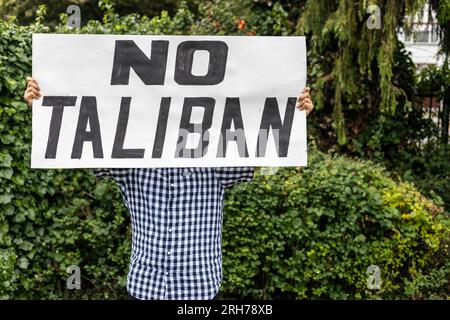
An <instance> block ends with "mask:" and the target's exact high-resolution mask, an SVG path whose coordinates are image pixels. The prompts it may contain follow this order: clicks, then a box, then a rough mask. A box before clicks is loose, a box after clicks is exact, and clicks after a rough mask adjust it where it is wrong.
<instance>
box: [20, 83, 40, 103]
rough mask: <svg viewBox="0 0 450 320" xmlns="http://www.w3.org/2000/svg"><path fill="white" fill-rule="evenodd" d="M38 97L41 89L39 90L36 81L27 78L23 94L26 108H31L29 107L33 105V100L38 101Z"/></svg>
mask: <svg viewBox="0 0 450 320" xmlns="http://www.w3.org/2000/svg"><path fill="white" fill-rule="evenodd" d="M40 97H41V88H39V85H38V83H37V81H36V79H34V78H32V77H27V89H26V90H25V93H24V94H23V98H24V100H25V101H26V103H27V104H28V106H30V107H31V105H32V104H33V99H39V98H40Z"/></svg>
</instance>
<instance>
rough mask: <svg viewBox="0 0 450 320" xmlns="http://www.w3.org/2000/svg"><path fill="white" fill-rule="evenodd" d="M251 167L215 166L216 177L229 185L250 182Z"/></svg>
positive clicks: (224, 184)
mask: <svg viewBox="0 0 450 320" xmlns="http://www.w3.org/2000/svg"><path fill="white" fill-rule="evenodd" d="M254 170H255V168H253V167H220V168H216V170H215V171H216V172H215V173H216V177H217V179H218V180H219V182H220V183H221V184H222V185H223V186H225V187H229V186H231V185H233V184H235V183H238V182H250V181H252V180H253V172H254Z"/></svg>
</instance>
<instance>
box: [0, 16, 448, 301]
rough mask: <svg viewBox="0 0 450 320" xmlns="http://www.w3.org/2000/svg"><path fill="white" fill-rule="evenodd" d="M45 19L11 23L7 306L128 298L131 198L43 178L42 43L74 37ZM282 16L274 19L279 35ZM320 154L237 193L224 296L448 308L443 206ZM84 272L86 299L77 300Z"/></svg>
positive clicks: (6, 32)
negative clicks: (127, 203)
mask: <svg viewBox="0 0 450 320" xmlns="http://www.w3.org/2000/svg"><path fill="white" fill-rule="evenodd" d="M106 10H108V8H106ZM277 10H278V9H277ZM40 11H41V12H40V14H42V11H43V9H41V10H40ZM39 17H40V18H38V20H37V23H35V24H33V25H31V26H29V27H19V26H17V25H16V24H15V23H12V22H0V35H1V36H0V298H4V299H8V298H16V299H18V298H23V299H29V298H34V299H60V298H85V299H88V298H89V299H92V298H104V299H109V298H123V297H125V296H126V291H125V281H126V273H127V266H128V259H129V255H130V228H129V217H128V214H127V212H126V210H125V209H124V206H123V204H122V199H121V196H120V194H119V192H118V189H117V187H116V186H115V185H114V184H113V183H111V182H109V181H102V182H100V181H96V179H95V177H94V176H93V175H92V174H91V172H90V171H89V170H32V169H30V147H31V112H30V110H29V108H28V107H27V106H26V104H25V103H24V102H23V101H22V94H23V91H24V89H25V81H24V79H25V77H26V76H27V75H29V74H30V72H31V64H30V60H31V46H30V45H31V33H32V32H73V31H71V30H68V29H67V28H66V27H64V26H63V25H60V26H57V27H56V28H55V29H50V28H48V27H46V26H44V25H43V24H42V21H43V18H42V15H40V16H39ZM274 17H275V18H274ZM276 17H277V16H276V15H274V16H273V17H271V19H273V21H272V20H270V21H269V20H262V21H263V22H262V23H263V25H264V26H265V27H267V30H270V28H271V23H273V24H274V25H279V21H278V20H277V19H278V18H276ZM193 24H194V20H193V15H192V14H191V13H190V12H189V11H188V10H187V9H186V8H185V7H182V8H181V9H180V11H179V12H178V14H177V15H176V16H175V17H174V18H170V17H168V15H167V14H164V13H163V14H162V15H161V16H159V17H155V18H153V19H148V18H140V17H138V16H135V15H132V16H127V17H122V18H120V17H118V16H116V15H114V14H113V13H112V12H111V11H110V12H109V13H107V14H106V16H105V19H104V21H103V22H94V21H91V22H89V23H88V24H87V25H86V26H85V27H84V28H83V30H81V32H85V33H134V34H157V33H189V32H191V30H193V29H196V32H198V33H200V30H201V26H199V25H197V26H195V28H191V26H192V25H193ZM311 154H312V155H311V159H310V166H309V167H308V168H302V169H283V170H281V171H280V172H279V173H277V174H276V175H270V176H266V175H259V176H257V177H256V178H255V181H254V182H253V183H251V184H241V185H238V186H236V187H235V188H234V189H232V190H230V191H229V192H228V193H227V199H226V203H225V215H224V231H223V233H224V234H223V247H224V280H223V286H222V296H223V297H231V298H241V297H253V298H261V297H265V298H429V297H440V298H448V297H449V296H450V294H449V291H450V290H449V282H448V274H449V269H450V266H449V265H448V263H447V264H446V261H448V259H449V254H448V245H447V244H446V241H448V239H449V233H450V226H449V223H448V216H446V214H445V213H444V212H443V211H442V209H441V208H439V207H438V206H436V205H434V204H433V203H432V202H431V201H429V200H427V199H425V198H424V197H422V196H421V195H420V194H419V193H418V192H417V191H415V189H414V188H413V187H412V186H411V185H409V184H405V183H401V182H397V181H394V180H392V179H391V178H389V175H388V174H387V173H386V172H385V171H384V170H383V169H382V168H380V167H378V166H376V165H374V164H373V163H370V162H360V161H355V160H351V159H347V158H344V157H330V156H325V155H323V154H321V153H319V152H312V153H311ZM73 264H76V265H79V266H80V267H81V272H82V290H73V291H70V290H68V289H66V284H65V281H66V278H67V276H68V274H67V273H66V268H67V267H68V266H69V265H73ZM370 265H378V266H379V267H380V269H381V279H382V281H383V284H382V287H381V290H379V291H371V290H368V289H367V286H366V280H367V274H366V269H367V267H368V266H370Z"/></svg>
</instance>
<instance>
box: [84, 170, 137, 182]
mask: <svg viewBox="0 0 450 320" xmlns="http://www.w3.org/2000/svg"><path fill="white" fill-rule="evenodd" d="M93 170H94V174H95V176H96V177H97V178H100V179H102V178H111V179H113V180H114V181H116V182H117V183H119V184H120V185H121V184H122V183H123V182H125V180H126V178H127V176H128V175H129V174H130V170H131V169H128V168H113V169H109V168H99V169H93Z"/></svg>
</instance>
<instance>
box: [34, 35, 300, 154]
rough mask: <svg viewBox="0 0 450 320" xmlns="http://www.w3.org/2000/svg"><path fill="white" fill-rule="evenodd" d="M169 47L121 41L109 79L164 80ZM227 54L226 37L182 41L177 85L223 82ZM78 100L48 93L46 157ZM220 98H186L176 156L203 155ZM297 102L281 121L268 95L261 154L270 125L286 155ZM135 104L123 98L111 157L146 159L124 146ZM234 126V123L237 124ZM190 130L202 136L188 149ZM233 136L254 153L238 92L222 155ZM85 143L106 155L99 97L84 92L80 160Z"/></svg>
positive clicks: (160, 144)
mask: <svg viewBox="0 0 450 320" xmlns="http://www.w3.org/2000/svg"><path fill="white" fill-rule="evenodd" d="M168 47H169V41H163V40H158V41H156V40H154V41H152V44H151V55H150V58H149V57H147V56H146V55H145V53H144V52H143V51H142V50H141V49H140V48H139V47H138V46H137V45H136V44H135V43H134V41H131V40H116V42H115V50H114V60H113V69H112V75H111V83H110V84H111V85H112V86H117V85H128V84H129V77H130V70H131V69H133V71H134V72H135V73H136V75H137V76H138V77H139V78H140V79H141V80H142V81H143V83H144V84H145V85H164V79H165V74H166V65H167V54H168ZM198 50H204V51H208V52H209V64H208V70H207V73H206V74H205V75H201V76H199V75H194V74H192V66H193V61H194V53H195V52H196V51H198ZM227 56H228V46H227V44H226V43H225V42H222V41H184V42H181V43H180V44H179V45H178V47H177V54H176V60H175V72H174V73H175V74H174V80H175V82H176V83H177V84H178V85H191V86H192V85H197V86H211V85H216V84H219V83H221V82H222V81H223V79H224V77H225V67H226V63H227ZM77 99H78V97H76V96H44V97H43V101H42V106H44V107H52V108H53V110H52V116H51V120H50V129H49V136H48V141H47V148H46V152H45V158H46V159H54V158H56V151H57V146H58V140H59V136H60V130H61V123H62V118H63V112H64V108H66V107H74V106H75V104H76V102H77ZM118 103H119V102H118ZM215 103H216V100H215V99H214V98H213V97H185V98H184V102H183V107H182V111H181V119H180V125H179V134H178V139H177V147H176V154H175V157H180V158H199V157H203V156H204V155H205V154H206V152H207V150H208V144H209V132H208V130H209V129H210V128H211V125H212V119H213V114H214V107H215ZM295 104H296V98H288V99H287V105H286V110H285V113H284V119H283V120H282V119H281V115H280V112H279V107H278V102H277V99H276V98H275V97H267V98H266V99H265V103H264V108H263V111H262V117H261V122H260V126H259V133H258V140H257V145H256V152H255V156H256V157H264V156H265V154H266V149H267V140H268V136H269V132H270V130H272V133H273V137H274V142H275V147H276V150H277V153H278V157H287V154H288V148H289V139H290V136H291V129H292V123H293V118H294V111H295ZM131 105H132V97H122V98H121V101H120V109H119V115H118V121H117V126H116V132H115V138H114V142H113V148H112V153H111V158H116V159H130V158H144V153H145V149H129V148H124V141H125V138H126V132H127V126H128V119H129V114H130V108H131ZM170 106H171V98H170V97H162V98H161V101H160V108H159V113H158V123H157V126H156V133H155V140H154V144H153V150H152V158H161V156H162V153H163V149H164V143H165V137H166V129H167V123H168V119H169V111H170ZM194 107H201V108H203V109H204V115H203V119H202V122H201V124H200V125H199V124H197V123H196V124H194V123H191V122H190V121H191V120H190V119H191V114H192V110H193V108H194ZM232 127H234V128H233V129H232ZM88 129H89V130H88ZM190 133H196V134H200V137H202V138H201V139H200V140H199V142H198V145H197V147H196V148H192V149H188V148H187V143H186V142H187V139H186V137H187V135H188V134H190ZM230 141H234V142H236V143H237V147H238V149H237V150H238V153H239V157H249V153H248V148H247V142H246V138H245V130H244V122H243V119H242V113H241V105H240V100H239V98H238V97H227V98H226V99H225V106H224V113H223V117H222V122H221V129H220V138H219V145H218V148H217V150H218V151H217V157H225V156H226V150H227V146H228V143H229V142H230ZM85 142H91V143H92V148H93V155H94V158H104V154H103V144H102V138H101V131H100V121H99V116H98V111H97V98H96V97H95V96H82V97H81V102H80V111H79V116H78V121H77V125H76V132H75V136H74V141H73V147H72V154H71V158H72V159H81V156H82V153H83V145H84V143H85Z"/></svg>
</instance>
